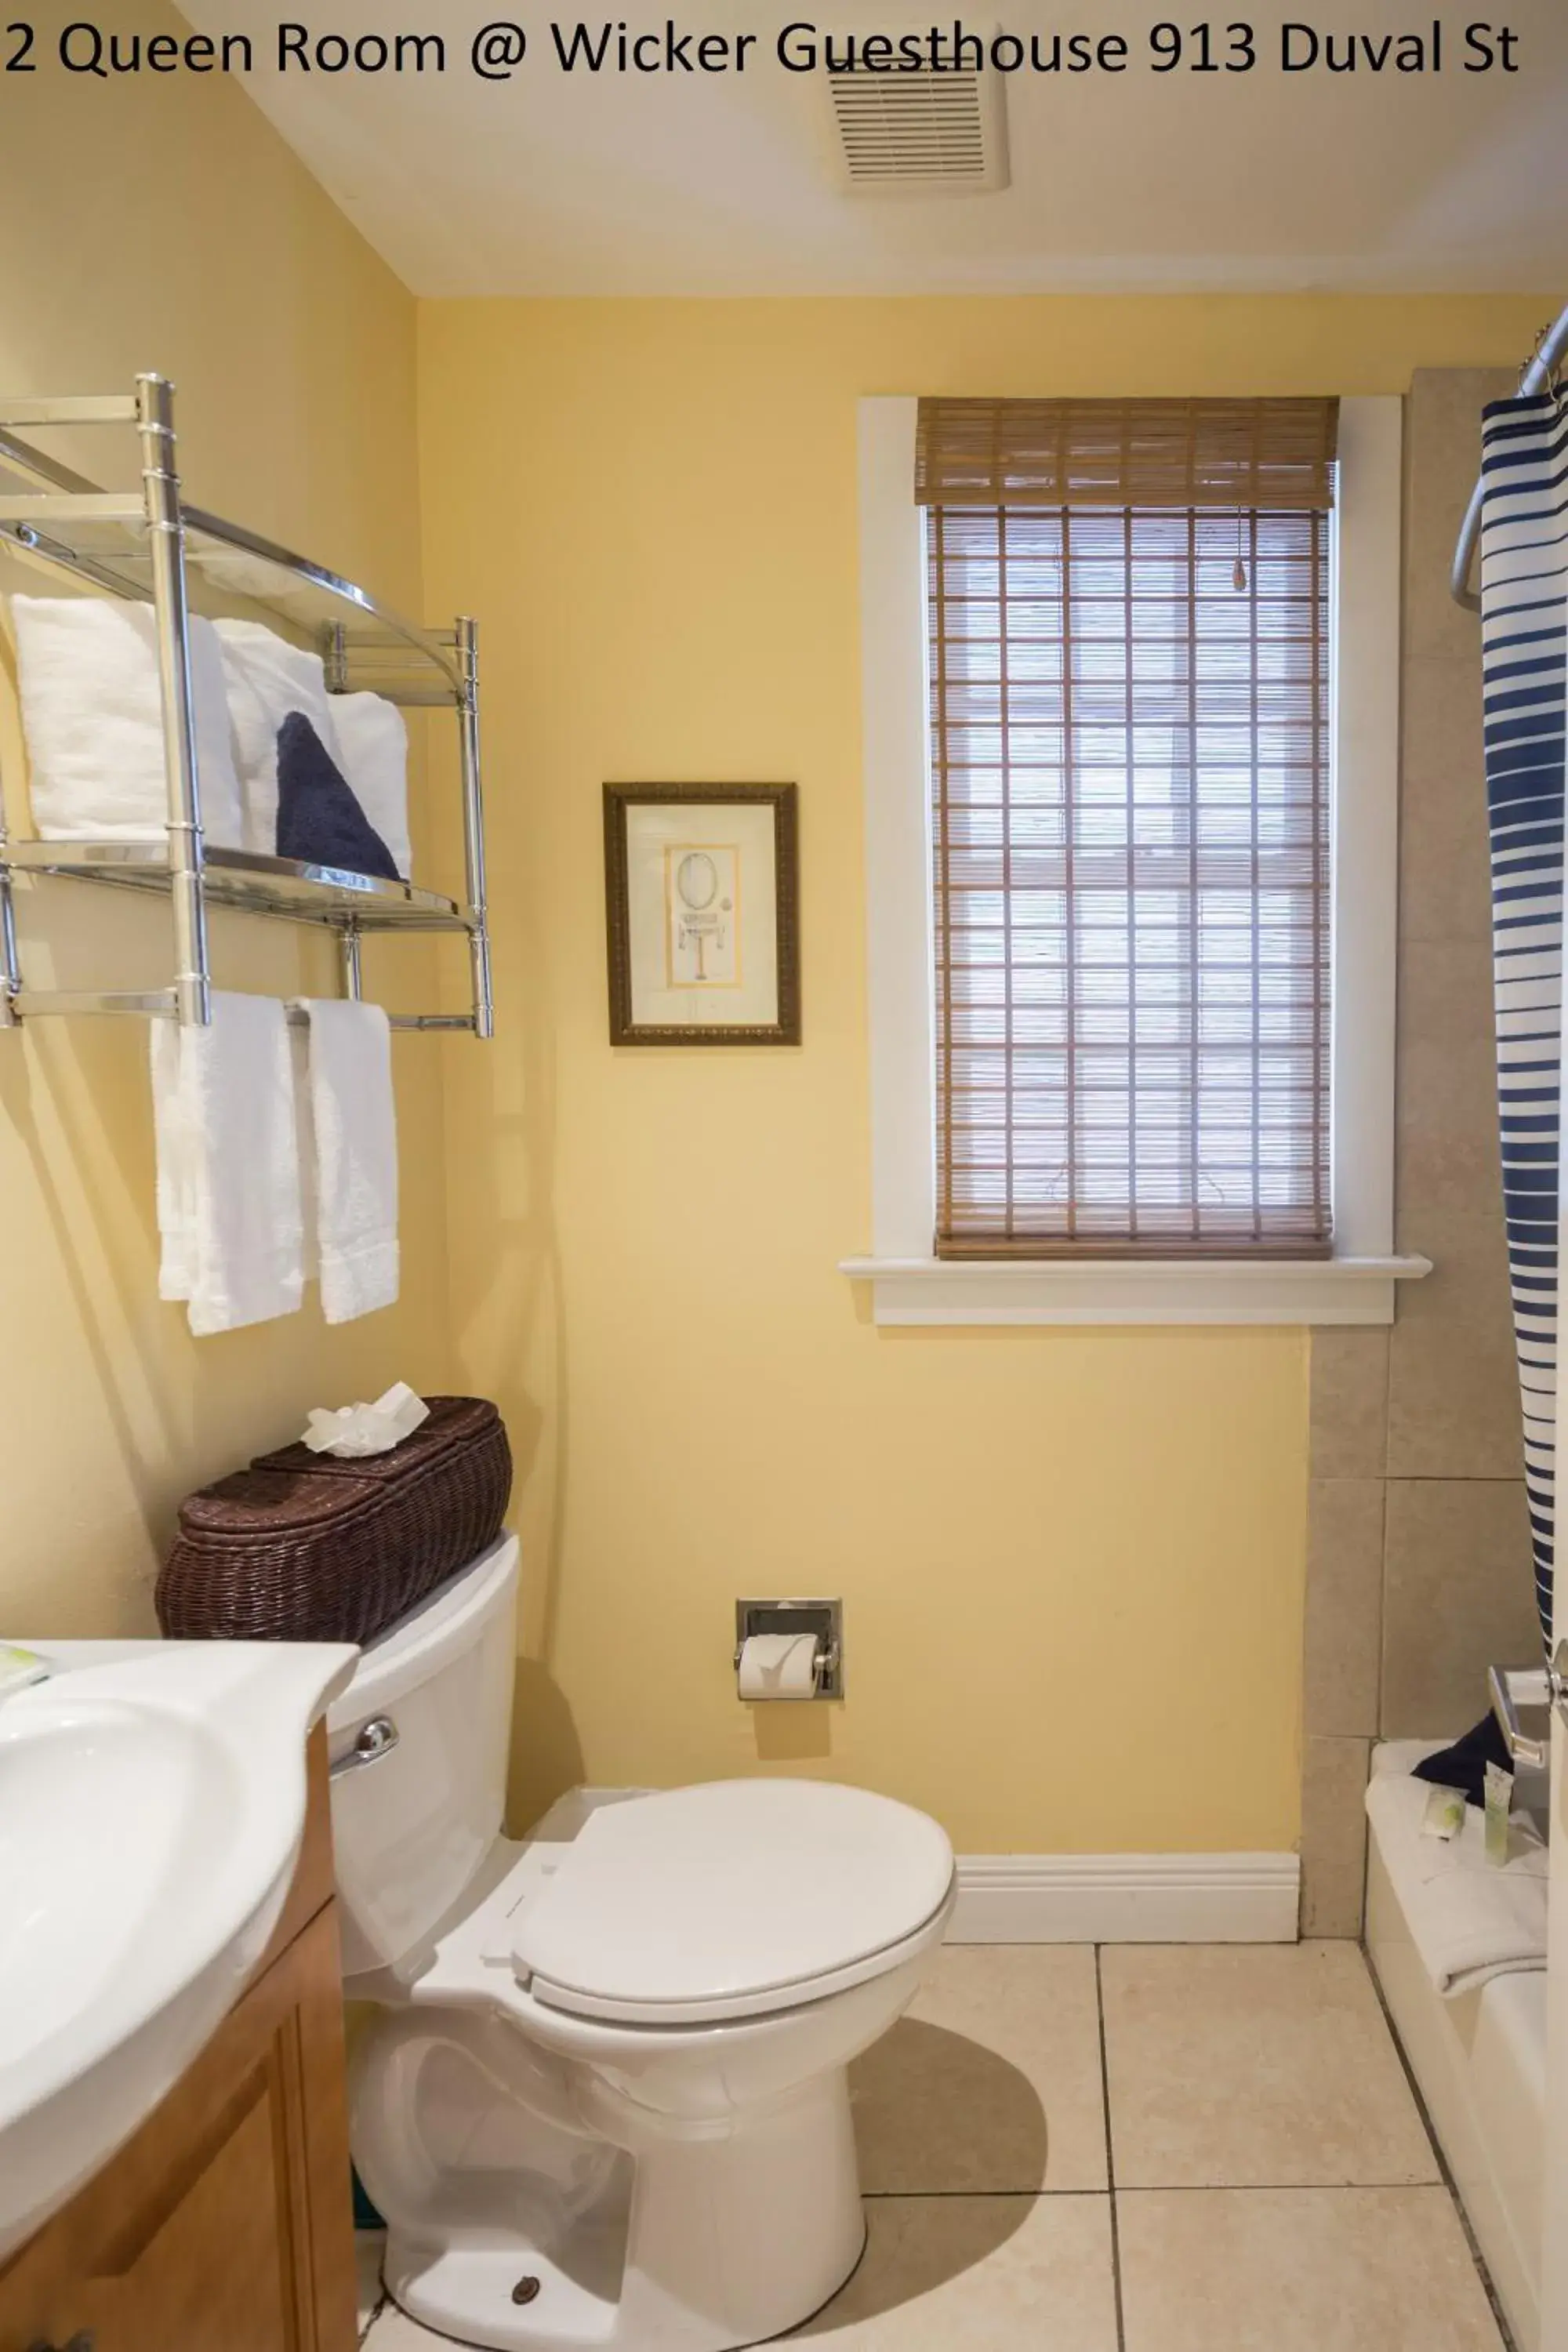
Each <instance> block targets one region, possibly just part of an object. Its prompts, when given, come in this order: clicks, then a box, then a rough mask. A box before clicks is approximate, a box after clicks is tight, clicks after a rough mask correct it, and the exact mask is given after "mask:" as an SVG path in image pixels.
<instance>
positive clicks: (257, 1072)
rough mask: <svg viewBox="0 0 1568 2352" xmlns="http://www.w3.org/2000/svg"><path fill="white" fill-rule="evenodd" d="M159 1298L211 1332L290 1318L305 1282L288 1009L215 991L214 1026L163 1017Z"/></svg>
mask: <svg viewBox="0 0 1568 2352" xmlns="http://www.w3.org/2000/svg"><path fill="white" fill-rule="evenodd" d="M153 1125H154V1129H155V1131H156V1137H157V1147H158V1227H159V1232H160V1234H161V1235H162V1239H163V1261H162V1265H161V1267H160V1271H159V1283H158V1288H159V1295H160V1297H163V1298H173V1299H184V1300H185V1301H186V1302H187V1312H188V1316H189V1320H190V1326H191V1329H192V1330H193V1331H194V1332H195V1333H196V1334H197V1336H198V1337H203V1338H205V1336H206V1335H207V1334H208V1333H211V1332H214V1331H233V1330H237V1329H238V1328H240V1327H241V1325H243V1324H247V1323H263V1322H266V1321H268V1319H269V1318H271V1317H272V1316H275V1315H291V1314H292V1313H293V1312H294V1310H295V1309H296V1308H297V1307H298V1306H299V1305H300V1297H301V1295H302V1292H303V1287H304V1244H303V1234H302V1227H301V1219H300V1148H299V1139H298V1135H297V1132H296V1128H295V1119H294V1076H293V1061H292V1057H291V1055H290V1051H289V1029H288V1024H287V1022H286V1019H285V1017H284V1012H283V1007H282V1005H281V1004H279V1003H277V1002H276V1001H275V1000H274V999H272V998H270V997H265V996H236V995H231V994H229V993H227V992H225V991H222V990H220V991H219V992H217V993H216V994H215V996H214V998H213V1017H212V1025H211V1027H210V1028H207V1029H195V1028H183V1027H181V1026H180V1025H179V1024H177V1023H175V1022H170V1021H155V1022H153Z"/></svg>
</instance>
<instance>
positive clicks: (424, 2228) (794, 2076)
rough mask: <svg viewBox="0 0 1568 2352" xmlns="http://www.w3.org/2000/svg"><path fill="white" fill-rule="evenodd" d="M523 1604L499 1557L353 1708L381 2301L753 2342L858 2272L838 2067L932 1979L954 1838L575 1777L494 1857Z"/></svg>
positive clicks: (440, 1606)
mask: <svg viewBox="0 0 1568 2352" xmlns="http://www.w3.org/2000/svg"><path fill="white" fill-rule="evenodd" d="M517 1586H518V1553H517V1545H516V1541H515V1539H514V1538H511V1537H504V1538H501V1540H500V1542H498V1543H497V1544H495V1545H493V1546H492V1547H491V1548H490V1549H489V1551H487V1552H485V1553H483V1554H481V1556H480V1557H479V1559H477V1560H475V1561H473V1562H472V1563H471V1565H470V1566H469V1567H468V1568H467V1569H465V1570H462V1571H461V1572H460V1573H459V1574H458V1576H456V1577H454V1578H452V1579H451V1580H449V1581H448V1582H447V1584H445V1585H444V1586H442V1587H441V1589H440V1590H439V1591H437V1593H435V1594H434V1595H432V1596H431V1598H430V1599H428V1600H427V1601H425V1602H424V1603H423V1604H422V1605H421V1606H420V1607H419V1608H418V1609H416V1610H415V1611H413V1612H411V1613H410V1614H409V1615H408V1616H406V1617H405V1618H404V1619H402V1620H401V1621H400V1622H398V1623H397V1624H395V1625H394V1626H393V1627H391V1628H390V1629H389V1631H388V1632H387V1633H384V1634H383V1635H382V1636H381V1638H380V1639H379V1640H378V1641H376V1642H374V1643H371V1644H370V1645H369V1646H368V1647H367V1648H366V1650H365V1651H364V1652H363V1655H362V1657H361V1660H360V1663H359V1665H358V1668H357V1669H356V1671H355V1674H354V1677H353V1682H352V1684H351V1685H350V1686H349V1688H348V1689H347V1690H346V1691H345V1692H344V1693H343V1694H342V1697H341V1698H339V1699H338V1700H337V1701H336V1702H335V1703H334V1705H333V1706H332V1708H331V1714H330V1716H329V1717H328V1731H329V1736H330V1739H331V1757H332V1783H331V1787H332V1832H333V1839H334V1843H335V1848H336V1858H337V1876H338V1890H339V1895H340V1906H339V1908H340V1912H341V1916H342V1934H343V1964H344V1971H345V1977H346V1987H345V1990H346V1991H347V1993H348V1995H349V1997H350V1998H351V1999H358V2000H372V2001H374V2002H375V2003H376V2004H377V2006H378V2010H379V2015H378V2017H377V2018H376V2020H375V2021H374V2023H373V2024H371V2025H370V2026H369V2027H368V2028H367V2029H366V2030H365V2031H364V2032H363V2034H362V2035H361V2036H360V2037H359V2039H358V2042H357V2044H356V2048H355V2053H354V2060H353V2068H352V2072H351V2081H350V2101H351V2108H350V2114H351V2122H350V2132H351V2138H352V2142H353V2155H354V2161H355V2164H356V2166H357V2168H358V2170H359V2173H360V2176H361V2178H362V2179H363V2182H364V2185H365V2188H366V2189H367V2190H368V2191H369V2194H370V2196H371V2197H372V2199H373V2200H374V2202H375V2204H376V2206H377V2207H378V2208H379V2210H380V2211H381V2212H382V2214H383V2215H384V2218H385V2221H386V2222H387V2225H388V2238H387V2247H386V2258H385V2280H386V2285H387V2288H388V2290H389V2292H390V2293H391V2294H392V2296H393V2297H394V2299H395V2302H396V2303H398V2304H399V2305H401V2306H402V2308H403V2309H404V2310H405V2311H406V2312H408V2313H409V2314H410V2315H412V2316H413V2317H414V2318H416V2319H417V2320H420V2321H422V2322H423V2323H424V2324H425V2325H426V2326H429V2327H432V2328H435V2329H437V2330H439V2331H441V2332H442V2333H444V2334H446V2335H447V2336H455V2337H457V2338H458V2339H459V2341H465V2342H468V2343H470V2344H476V2345H485V2346H493V2347H497V2352H511V2347H516V2352H524V2347H527V2352H586V2347H592V2346H595V2345H602V2346H606V2347H627V2352H730V2347H736V2346H740V2345H746V2344H755V2343H759V2342H761V2341H763V2339H764V2338H766V2337H768V2336H777V2335H780V2334H782V2333H783V2332H784V2331H785V2330H786V2329H788V2328H791V2327H794V2326H797V2325H798V2324H799V2323H800V2322H801V2321H802V2320H804V2319H806V2318H807V2317H809V2316H810V2315H811V2314H812V2313H813V2312H814V2311H816V2309H817V2308H818V2307H819V2306H820V2305H822V2304H824V2303H826V2301H827V2300H828V2298H829V2297H830V2296H831V2295H832V2294H835V2293H836V2292H837V2289H838V2287H840V2286H841V2285H842V2284H843V2283H844V2281H845V2280H846V2279H847V2277H848V2275H849V2273H850V2272H851V2271H852V2270H853V2269H854V2267H855V2265H856V2263H857V2262H858V2260H859V2257H860V2252H861V2247H862V2243H863V2237H864V2224H863V2221H862V2216H861V2208H860V2198H859V2184H858V2176H857V2170H856V2160H855V2142H854V2136H853V2132H852V2130H851V2126H850V2116H849V2095H848V2087H847V2073H846V2070H847V2066H848V2063H849V2061H850V2060H851V2059H852V2058H853V2057H855V2056H856V2054H857V2053H858V2052H860V2051H862V2050H864V2049H866V2048H867V2047H868V2044H869V2043H871V2042H875V2041H876V2040H877V2039H878V2037H879V2035H881V2034H882V2033H885V2032H887V2030H888V2028H889V2026H890V2025H891V2024H892V2023H893V2021H894V2020H895V2019H896V2018H897V2017H898V2016H899V2015H900V2012H901V2011H903V2010H904V2009H905V2008H906V2007H907V2005H908V2003H909V2002H910V2000H911V1999H912V1997H913V1995H914V1993H915V1991H916V1990H917V1989H918V1987H919V1985H920V1983H921V1979H922V1977H923V1976H924V1975H925V1973H926V1971H927V1969H929V1967H930V1966H931V1960H932V1958H933V1956H934V1954H935V1952H936V1949H937V1947H938V1946H939V1944H940V1943H941V1941H942V1933H943V1930H944V1928H945V1926H946V1923H947V1919H948V1916H949V1914H950V1912H951V1911H952V1903H953V1898H954V1892H955V1885H954V1874H953V1859H952V1848H951V1847H950V1845H949V1843H948V1841H947V1839H946V1837H945V1836H944V1834H943V1833H942V1830H941V1829H939V1828H938V1826H937V1824H936V1823H935V1822H932V1821H931V1820H929V1819H928V1818H927V1817H926V1816H925V1815H924V1814H923V1813H920V1812H916V1811H913V1810H912V1809H911V1808H910V1807H909V1806H907V1805H902V1804H898V1803H896V1802H894V1801H893V1800H891V1799H890V1798H887V1797H879V1796H876V1795H873V1794H871V1793H870V1792H869V1791H868V1790H860V1789H848V1788H840V1787H836V1786H834V1785H831V1784H829V1783H827V1782H824V1781H815V1780H724V1781H715V1782H707V1783H703V1784H701V1785H700V1786H698V1787H694V1788H688V1789H675V1790H664V1791H658V1792H653V1793H648V1792H642V1791H636V1790H627V1791H620V1790H613V1791H579V1792H578V1793H577V1794H576V1795H575V1796H574V1797H570V1798H567V1799H564V1800H563V1801H562V1802H561V1803H560V1804H559V1805H557V1806H556V1807H555V1808H554V1809H553V1810H552V1812H551V1813H549V1814H548V1815H547V1816H546V1818H545V1820H544V1821H543V1822H541V1823H540V1824H539V1827H538V1828H537V1830H536V1831H535V1832H533V1834H532V1835H531V1836H530V1837H528V1838H526V1839H524V1840H523V1841H522V1842H521V1843H515V1842H513V1841H510V1840H508V1839H506V1838H504V1837H502V1836H501V1835H500V1821H501V1811H502V1802H503V1793H504V1788H505V1780H506V1767H507V1755H508V1743H509V1736H510V1716H511V1700H512V1680H513V1662H514V1659H515V1655H516V1642H515V1621H516V1612H517Z"/></svg>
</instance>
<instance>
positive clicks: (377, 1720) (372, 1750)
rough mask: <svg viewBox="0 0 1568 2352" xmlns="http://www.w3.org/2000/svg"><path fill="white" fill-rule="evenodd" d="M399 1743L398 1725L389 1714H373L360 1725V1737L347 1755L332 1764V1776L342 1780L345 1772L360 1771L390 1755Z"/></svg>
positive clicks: (333, 1778)
mask: <svg viewBox="0 0 1568 2352" xmlns="http://www.w3.org/2000/svg"><path fill="white" fill-rule="evenodd" d="M396 1745H397V1726H396V1724H395V1723H394V1721H393V1719H392V1717H391V1716H389V1715H373V1716H372V1717H371V1719H370V1721H369V1722H368V1723H366V1724H363V1725H362V1726H361V1727H360V1734H359V1738H357V1739H356V1740H355V1741H354V1744H353V1747H352V1748H350V1749H349V1750H348V1752H347V1753H346V1755H342V1756H340V1757H339V1758H338V1760H337V1762H336V1763H335V1764H334V1765H332V1766H331V1771H330V1776H329V1777H330V1778H331V1779H332V1780H342V1776H343V1774H344V1773H345V1772H358V1771H360V1770H362V1769H363V1767H364V1766H365V1765H366V1764H374V1763H377V1762H379V1760H380V1759H381V1758H382V1757H384V1756H389V1755H390V1754H391V1753H392V1750H393V1749H394V1748H395V1747H396Z"/></svg>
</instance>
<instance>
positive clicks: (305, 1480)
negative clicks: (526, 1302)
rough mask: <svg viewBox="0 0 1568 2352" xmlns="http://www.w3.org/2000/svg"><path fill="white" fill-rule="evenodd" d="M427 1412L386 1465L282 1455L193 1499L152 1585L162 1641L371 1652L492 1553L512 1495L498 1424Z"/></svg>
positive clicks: (459, 1404)
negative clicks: (372, 1644)
mask: <svg viewBox="0 0 1568 2352" xmlns="http://www.w3.org/2000/svg"><path fill="white" fill-rule="evenodd" d="M426 1403H427V1404H428V1405H429V1407H430V1418H429V1420H428V1421H426V1422H424V1423H422V1424H421V1425H420V1427H419V1428H418V1429H416V1431H415V1432H414V1434H413V1435H412V1436H411V1437H405V1439H404V1441H403V1443H402V1444H401V1445H397V1446H395V1447H394V1449H393V1451H392V1452H391V1453H390V1454H370V1455H367V1456H366V1457H365V1458H364V1459H363V1461H341V1460H339V1459H338V1457H337V1456H336V1455H334V1454H312V1453H311V1452H310V1448H309V1447H308V1446H305V1445H286V1446H284V1447H283V1448H282V1450H281V1451H280V1452H279V1453H277V1454H260V1455H258V1458H257V1459H256V1460H255V1461H254V1462H253V1463H252V1464H251V1465H250V1467H249V1469H248V1470H239V1471H237V1472H236V1473H235V1474H234V1475H233V1476H232V1477H229V1478H220V1479H218V1480H217V1482H216V1485H214V1486H204V1487H203V1488H202V1489H201V1491H200V1493H199V1494H195V1495H191V1496H187V1497H186V1499H185V1501H184V1503H182V1505H181V1506H180V1530H179V1534H178V1535H177V1536H176V1538H175V1539H174V1549H173V1550H172V1551H171V1552H170V1554H169V1558H168V1560H167V1562H166V1564H165V1566H164V1568H163V1574H162V1575H161V1576H160V1577H159V1579H158V1591H157V1606H158V1622H159V1624H160V1625H161V1626H162V1627H163V1632H164V1633H166V1634H167V1635H168V1636H169V1637H170V1639H171V1640H174V1641H202V1640H215V1641H242V1642H368V1641H371V1640H372V1639H374V1636H375V1635H376V1634H377V1633H383V1632H384V1630H385V1628H386V1627H387V1626H388V1625H390V1624H392V1623H393V1622H395V1620H396V1619H397V1618H399V1617H401V1616H402V1615H403V1614H404V1613H405V1611H407V1610H409V1609H412V1608H413V1607H414V1606H415V1604H416V1602H417V1601H422V1600H423V1599H424V1597H425V1595H426V1593H427V1592H430V1591H434V1590H435V1588H436V1586H437V1584H439V1583H441V1582H442V1580H444V1579H445V1578H447V1577H448V1576H450V1575H451V1574H452V1573H453V1572H454V1570H457V1569H459V1568H461V1567H463V1565H464V1564H465V1562H467V1561H468V1560H470V1559H473V1557H474V1555H475V1553H476V1552H480V1551H482V1550H483V1549H484V1548H485V1546H486V1545H487V1544H488V1543H490V1542H493V1540H494V1538H496V1537H497V1536H498V1535H499V1534H500V1528H501V1522H502V1520H503V1518H504V1517H505V1516H506V1506H507V1497H508V1496H509V1495H510V1492H511V1450H510V1447H509V1445H508V1444H507V1438H506V1430H505V1428H504V1427H503V1425H502V1423H501V1418H500V1413H499V1412H497V1411H496V1409H495V1407H494V1405H493V1404H488V1403H486V1402H484V1400H483V1399H482V1398H479V1397H427V1398H426Z"/></svg>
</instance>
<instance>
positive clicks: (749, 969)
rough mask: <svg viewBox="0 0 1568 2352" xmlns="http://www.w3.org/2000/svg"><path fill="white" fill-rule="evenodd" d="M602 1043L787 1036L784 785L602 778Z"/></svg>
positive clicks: (788, 903)
mask: <svg viewBox="0 0 1568 2352" xmlns="http://www.w3.org/2000/svg"><path fill="white" fill-rule="evenodd" d="M605 903H606V908H607V912H608V918H609V950H610V1043H611V1044H612V1045H799V1043H800V933H799V883H798V873H797V854H796V837H795V786H794V785H793V784H606V785H605Z"/></svg>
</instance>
